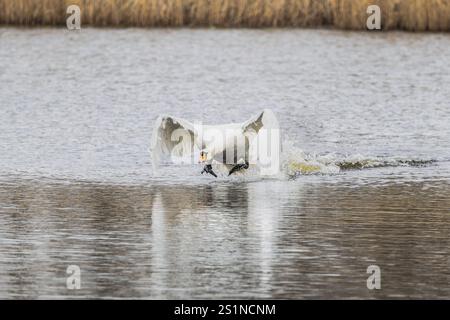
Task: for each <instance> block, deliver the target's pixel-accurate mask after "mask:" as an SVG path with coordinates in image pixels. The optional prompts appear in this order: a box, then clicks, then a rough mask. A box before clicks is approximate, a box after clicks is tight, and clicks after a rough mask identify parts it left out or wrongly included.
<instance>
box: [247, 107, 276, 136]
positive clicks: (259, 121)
mask: <svg viewBox="0 0 450 320" xmlns="http://www.w3.org/2000/svg"><path fill="white" fill-rule="evenodd" d="M263 127H264V128H266V129H279V126H278V120H277V117H275V114H274V113H273V111H272V110H270V109H264V111H263V112H261V113H260V114H258V115H256V116H253V117H251V118H250V119H249V120H247V121H245V122H244V123H243V125H242V132H243V133H244V134H247V133H255V134H258V133H259V130H261V128H263Z"/></svg>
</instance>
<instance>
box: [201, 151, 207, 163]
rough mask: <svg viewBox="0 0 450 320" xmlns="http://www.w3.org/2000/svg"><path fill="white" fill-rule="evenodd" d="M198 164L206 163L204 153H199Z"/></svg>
mask: <svg viewBox="0 0 450 320" xmlns="http://www.w3.org/2000/svg"><path fill="white" fill-rule="evenodd" d="M200 162H206V152H200Z"/></svg>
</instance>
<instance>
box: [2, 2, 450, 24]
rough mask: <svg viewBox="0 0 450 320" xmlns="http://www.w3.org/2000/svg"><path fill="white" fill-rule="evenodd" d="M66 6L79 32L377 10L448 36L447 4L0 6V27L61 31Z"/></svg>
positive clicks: (305, 19)
mask: <svg viewBox="0 0 450 320" xmlns="http://www.w3.org/2000/svg"><path fill="white" fill-rule="evenodd" d="M71 4H77V5H79V6H80V8H81V10H82V25H84V26H86V25H91V26H126V27H127V26H135V27H180V26H191V27H205V26H206V27H207V26H214V27H250V28H261V27H321V26H331V27H335V28H339V29H365V26H366V19H367V16H368V15H367V13H366V9H367V6H368V5H370V4H377V5H379V6H380V7H381V10H382V25H383V29H384V30H391V29H401V30H410V31H427V30H431V31H449V30H450V0H371V1H370V0H0V24H6V25H64V24H65V21H66V17H67V15H66V13H65V12H66V8H67V7H68V6H69V5H71Z"/></svg>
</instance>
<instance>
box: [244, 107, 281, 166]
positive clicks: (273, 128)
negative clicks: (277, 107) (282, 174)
mask: <svg viewBox="0 0 450 320" xmlns="http://www.w3.org/2000/svg"><path fill="white" fill-rule="evenodd" d="M242 133H243V134H244V136H246V137H247V138H248V140H249V148H248V150H249V159H250V164H255V163H258V164H259V167H260V173H261V174H262V175H274V174H278V172H279V169H280V152H281V139H280V127H279V124H278V120H277V118H276V117H275V114H274V113H273V112H272V110H269V109H265V110H264V111H263V112H261V113H260V114H258V115H256V116H254V117H252V118H250V119H249V120H247V121H246V122H244V123H243V124H242Z"/></svg>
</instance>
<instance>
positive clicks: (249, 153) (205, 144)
mask: <svg viewBox="0 0 450 320" xmlns="http://www.w3.org/2000/svg"><path fill="white" fill-rule="evenodd" d="M196 149H197V152H198V155H199V163H203V164H204V168H203V171H202V172H201V173H202V174H203V173H209V174H211V175H213V176H215V177H217V174H216V173H215V172H214V171H213V167H212V165H213V164H214V165H223V166H225V168H226V169H227V170H228V175H231V174H234V173H235V172H238V171H242V170H245V169H248V168H249V166H250V165H257V167H258V168H259V171H260V174H262V175H273V174H277V173H278V172H279V166H280V161H279V153H280V134H279V126H278V121H277V118H276V117H275V115H274V113H273V112H272V111H271V110H269V109H265V110H264V111H262V112H261V113H259V114H258V115H256V116H254V117H252V118H250V119H249V120H247V121H245V122H243V123H231V124H223V125H203V124H201V123H192V122H189V121H187V120H185V119H182V118H178V117H172V116H168V115H165V116H159V117H158V119H157V120H156V122H155V125H154V128H153V135H152V145H151V150H152V157H153V159H152V160H153V167H154V169H156V168H157V166H158V164H159V162H160V159H161V156H162V155H170V156H171V157H172V160H174V158H179V157H182V158H184V159H185V158H186V156H188V157H190V159H191V161H192V162H195V161H193V158H192V155H194V154H195V150H196Z"/></svg>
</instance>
